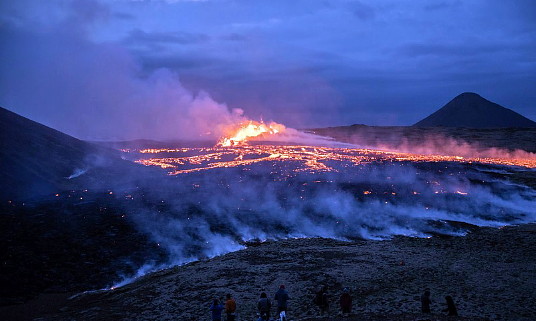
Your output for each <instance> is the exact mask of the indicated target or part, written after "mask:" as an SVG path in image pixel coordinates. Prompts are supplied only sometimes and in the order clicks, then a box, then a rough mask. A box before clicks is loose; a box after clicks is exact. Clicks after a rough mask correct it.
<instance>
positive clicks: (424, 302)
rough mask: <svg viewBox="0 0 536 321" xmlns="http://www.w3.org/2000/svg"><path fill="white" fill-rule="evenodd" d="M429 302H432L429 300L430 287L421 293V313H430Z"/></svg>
mask: <svg viewBox="0 0 536 321" xmlns="http://www.w3.org/2000/svg"><path fill="white" fill-rule="evenodd" d="M431 303H432V300H430V289H425V290H424V293H423V295H421V311H422V313H432V311H430V304H431Z"/></svg>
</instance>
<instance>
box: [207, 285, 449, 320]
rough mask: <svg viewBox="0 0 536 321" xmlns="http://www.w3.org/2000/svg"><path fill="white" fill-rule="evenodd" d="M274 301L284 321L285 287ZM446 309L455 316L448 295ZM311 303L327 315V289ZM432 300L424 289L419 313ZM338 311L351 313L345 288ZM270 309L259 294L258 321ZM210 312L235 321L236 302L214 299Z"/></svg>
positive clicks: (229, 298) (215, 317)
mask: <svg viewBox="0 0 536 321" xmlns="http://www.w3.org/2000/svg"><path fill="white" fill-rule="evenodd" d="M274 300H275V301H276V302H277V314H276V316H277V318H278V319H279V320H280V321H286V312H287V308H288V301H289V300H290V296H289V295H288V292H287V290H286V289H285V285H284V284H282V285H280V286H279V289H278V290H277V292H276V293H275V296H274ZM445 300H446V303H447V308H446V309H444V310H443V312H448V315H450V316H457V315H458V311H457V309H456V305H455V304H454V300H453V299H452V297H451V296H450V295H448V296H446V297H445ZM313 303H314V304H315V305H316V306H317V307H318V309H319V311H320V315H324V314H327V313H329V307H330V296H329V294H328V287H327V286H322V287H321V288H320V290H319V291H318V292H316V294H315V297H314V299H313ZM431 303H432V300H431V298H430V289H429V288H426V289H425V290H424V293H423V294H422V295H421V312H422V313H431V309H430V304H431ZM339 306H340V311H341V313H342V315H343V316H347V315H349V314H350V313H351V312H352V296H351V295H350V289H348V288H347V287H346V288H344V289H343V290H342V294H341V295H340V297H339ZM271 309H272V302H271V301H270V299H268V295H266V292H264V291H263V292H261V295H260V298H259V300H258V301H257V311H258V312H259V321H263V320H265V321H267V320H271V319H270V317H271V315H270V311H271ZM210 311H211V312H212V321H221V320H222V312H223V311H225V315H226V321H235V318H236V315H235V313H236V301H235V300H234V299H233V297H232V296H231V294H227V296H226V300H225V303H224V304H221V303H220V300H218V299H214V301H213V303H212V305H211V306H210Z"/></svg>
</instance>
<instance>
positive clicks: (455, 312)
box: [443, 298, 458, 316]
mask: <svg viewBox="0 0 536 321" xmlns="http://www.w3.org/2000/svg"><path fill="white" fill-rule="evenodd" d="M443 311H444V312H448V315H456V316H457V315H458V310H457V309H456V305H455V304H454V301H453V300H452V298H449V299H447V308H446V309H445V310H443Z"/></svg>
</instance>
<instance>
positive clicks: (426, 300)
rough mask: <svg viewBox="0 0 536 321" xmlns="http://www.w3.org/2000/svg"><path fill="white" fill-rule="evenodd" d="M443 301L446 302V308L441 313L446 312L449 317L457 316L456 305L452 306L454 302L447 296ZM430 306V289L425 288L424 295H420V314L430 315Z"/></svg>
mask: <svg viewBox="0 0 536 321" xmlns="http://www.w3.org/2000/svg"><path fill="white" fill-rule="evenodd" d="M445 301H446V302H447V308H446V309H444V310H443V312H447V313H448V315H451V316H457V315H458V310H457V309H456V305H455V304H454V300H453V299H452V297H451V296H450V295H447V296H446V297H445ZM430 304H432V299H431V298H430V289H429V288H426V289H424V293H423V294H422V295H421V312H422V313H432V310H431V309H430Z"/></svg>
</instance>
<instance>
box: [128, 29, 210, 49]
mask: <svg viewBox="0 0 536 321" xmlns="http://www.w3.org/2000/svg"><path fill="white" fill-rule="evenodd" d="M209 39H210V37H209V36H207V35H205V34H201V33H189V32H180V31H174V32H145V31H143V30H141V29H133V30H132V31H130V33H129V35H128V37H127V38H126V39H125V43H126V44H127V45H140V44H141V45H144V44H179V45H187V44H199V43H203V42H207V41H209Z"/></svg>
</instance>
